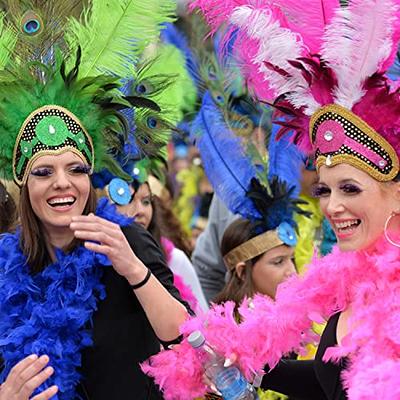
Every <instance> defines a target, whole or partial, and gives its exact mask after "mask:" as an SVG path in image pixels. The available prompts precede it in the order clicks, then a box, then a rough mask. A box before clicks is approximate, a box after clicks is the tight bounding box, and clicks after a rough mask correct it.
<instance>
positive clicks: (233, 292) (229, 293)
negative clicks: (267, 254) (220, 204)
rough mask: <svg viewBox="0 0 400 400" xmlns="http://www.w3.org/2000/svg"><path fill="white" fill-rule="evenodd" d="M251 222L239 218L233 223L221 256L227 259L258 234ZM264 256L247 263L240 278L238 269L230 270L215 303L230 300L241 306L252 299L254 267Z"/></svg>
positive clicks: (227, 230) (226, 232) (225, 234)
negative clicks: (243, 301) (237, 248)
mask: <svg viewBox="0 0 400 400" xmlns="http://www.w3.org/2000/svg"><path fill="white" fill-rule="evenodd" d="M252 228H253V227H252V224H251V222H250V221H248V220H245V219H243V218H239V219H237V220H235V221H233V222H232V223H231V224H230V225H229V226H228V227H227V228H226V230H225V232H224V235H223V237H222V241H221V254H222V257H225V256H226V255H227V254H228V253H229V252H230V251H231V250H233V249H234V248H235V247H237V246H239V245H241V244H242V243H245V242H247V241H248V240H250V239H252V238H253V237H255V236H257V234H256V233H255V232H254V231H253V229H252ZM261 256H262V255H260V256H257V257H254V258H253V259H251V260H248V261H245V265H246V266H245V268H244V273H243V275H242V276H241V277H240V276H239V275H238V274H237V272H236V269H234V268H233V269H231V270H230V277H229V280H228V282H227V283H226V284H225V286H224V288H223V289H222V291H221V292H220V293H219V294H218V295H217V296H216V298H215V299H214V302H215V303H223V302H225V301H228V300H232V301H234V302H235V304H236V306H239V304H240V303H241V301H242V300H243V299H244V298H245V297H252V296H253V295H254V293H255V289H254V284H253V280H252V270H253V265H254V264H255V263H256V262H257V260H258V259H260V257H261Z"/></svg>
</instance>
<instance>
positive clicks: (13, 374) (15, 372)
mask: <svg viewBox="0 0 400 400" xmlns="http://www.w3.org/2000/svg"><path fill="white" fill-rule="evenodd" d="M37 361H38V356H37V355H36V354H31V355H30V356H28V357H26V358H24V359H23V360H21V361H20V362H19V363H18V364H15V365H14V367H13V368H12V369H11V371H10V373H9V374H8V377H7V380H6V381H7V383H8V384H11V385H13V386H14V387H15V386H18V385H19V386H18V387H17V390H19V389H20V387H21V386H22V385H23V383H24V382H22V383H19V382H20V376H21V373H23V372H24V371H25V370H26V369H27V368H29V367H30V366H32V365H34V364H35V363H37ZM39 370H40V369H39Z"/></svg>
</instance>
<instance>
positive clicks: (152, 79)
mask: <svg viewBox="0 0 400 400" xmlns="http://www.w3.org/2000/svg"><path fill="white" fill-rule="evenodd" d="M155 52H156V55H155V57H154V58H153V59H150V60H145V61H144V62H143V63H142V65H139V68H138V71H137V73H136V74H135V85H136V87H138V86H139V85H145V86H146V93H145V94H144V95H145V96H146V97H149V98H151V99H152V100H153V101H155V102H156V103H157V104H158V105H159V106H160V107H161V111H162V116H163V118H165V119H166V120H168V121H169V122H170V123H172V124H177V123H178V122H180V121H181V120H182V119H183V116H184V114H186V113H188V112H192V111H193V110H194V107H195V104H196V98H197V92H196V87H195V85H194V83H193V80H192V79H191V77H190V76H189V73H188V71H187V68H186V66H185V60H184V58H183V55H182V53H181V52H180V51H179V49H177V48H176V47H175V46H173V45H169V44H160V45H159V46H157V47H156V49H155ZM135 95H138V92H137V91H136V93H135Z"/></svg>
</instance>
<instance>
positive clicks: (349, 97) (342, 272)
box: [177, 0, 400, 400]
mask: <svg viewBox="0 0 400 400" xmlns="http://www.w3.org/2000/svg"><path fill="white" fill-rule="evenodd" d="M346 3H347V4H346V5H345V6H343V7H342V6H341V5H340V4H339V2H336V1H324V2H323V4H322V3H319V6H316V8H313V12H312V13H311V12H309V9H308V7H309V6H310V4H309V3H307V6H306V5H305V3H304V7H303V4H300V3H296V4H295V3H294V2H293V3H290V2H283V1H282V2H279V1H278V2H273V4H272V2H271V3H270V2H263V3H257V4H255V3H254V2H252V1H245V2H243V3H242V4H241V5H240V6H237V2H234V1H210V0H195V1H194V2H193V5H194V6H198V7H199V8H200V9H201V10H202V11H203V12H204V13H205V15H206V18H207V19H208V21H209V22H210V23H211V24H212V25H213V29H214V30H217V29H218V27H219V25H220V24H221V23H224V22H228V21H229V23H230V24H233V26H231V29H230V30H229V34H231V33H232V32H234V34H235V41H234V52H235V55H236V57H237V58H238V59H239V60H240V62H241V65H242V66H243V67H244V68H245V69H246V78H247V82H249V84H250V85H251V89H252V90H253V91H254V94H255V95H256V96H257V97H258V98H259V99H260V100H264V101H268V102H273V104H274V106H275V107H276V109H277V110H278V112H279V114H280V115H279V116H280V118H281V119H280V120H279V122H280V123H281V125H282V131H281V132H280V134H281V136H282V135H283V134H285V133H288V132H289V131H290V132H291V135H292V139H293V140H294V142H295V143H297V144H298V145H299V146H300V147H301V148H302V149H303V150H305V151H307V152H309V153H313V154H314V156H315V164H316V168H317V173H318V183H317V184H316V185H315V187H314V195H315V196H316V197H318V198H319V199H320V206H321V209H322V211H323V213H324V215H325V216H326V217H327V219H328V221H329V222H330V224H331V225H332V228H333V230H334V232H335V235H336V237H337V241H338V242H337V247H336V248H335V249H334V250H333V252H332V253H331V254H329V255H327V256H325V257H322V258H320V259H314V260H313V261H312V264H311V265H310V267H309V269H308V271H307V273H306V274H305V275H304V277H302V278H299V277H292V278H291V279H289V280H288V281H287V283H286V284H284V285H282V286H281V287H280V288H279V290H278V293H277V296H276V299H275V302H273V303H272V302H270V301H269V300H268V299H267V298H258V299H257V300H254V299H253V303H252V304H251V306H250V305H246V304H243V305H242V307H241V308H240V313H241V316H242V323H241V324H238V325H233V324H231V323H230V321H229V317H226V318H225V320H224V319H223V318H221V319H219V321H218V322H219V324H217V323H215V326H214V328H215V327H216V326H218V331H219V332H220V333H221V332H222V331H224V330H225V329H227V328H228V327H229V332H230V333H231V336H232V337H233V336H235V335H237V338H238V342H240V339H242V343H245V344H243V352H242V349H241V348H240V347H239V346H237V348H236V352H237V362H238V365H240V367H241V369H242V370H243V371H244V373H245V374H246V376H247V377H248V378H250V377H251V375H252V372H251V371H253V372H254V371H257V372H262V369H264V372H265V375H264V377H263V381H262V387H264V388H273V389H275V390H279V391H281V392H283V393H285V394H289V395H293V396H294V397H299V398H306V399H309V400H312V399H316V400H320V399H328V400H343V399H349V400H359V399H363V400H373V399H375V398H376V397H379V398H380V399H384V400H391V399H395V398H399V396H400V391H399V387H400V376H399V374H398V369H399V366H400V347H399V346H398V339H397V338H398V331H399V321H400V318H399V316H400V302H399V297H398V293H399V291H400V250H399V248H400V240H399V238H400V233H399V230H400V221H399V218H398V217H399V209H400V183H399V180H398V177H399V173H400V163H399V156H400V135H399V131H400V112H399V111H400V98H399V86H398V83H397V82H395V83H394V82H392V81H391V80H390V79H389V78H388V77H387V76H386V75H385V74H386V73H387V71H388V69H389V67H390V65H391V64H392V63H393V61H394V59H395V57H396V52H397V49H398V45H399V38H400V25H399V7H400V2H399V1H397V0H394V1H391V0H389V1H384V2H371V4H369V6H368V7H366V5H367V4H366V2H365V1H357V0H352V1H349V2H346ZM299 4H300V5H299ZM316 10H318V12H317V13H316V14H314V11H316ZM383 10H385V12H383ZM317 14H318V17H317ZM319 16H321V18H320V17H319ZM317 21H319V22H318V23H316V22H317ZM310 26H313V27H315V28H316V29H315V30H313V31H312V32H311V31H310V30H309V27H310ZM227 39H229V38H225V39H222V40H227ZM383 43H384V44H385V45H384V48H385V50H384V51H383V47H382V45H383ZM271 99H275V101H271ZM217 311H219V314H217ZM217 315H221V310H218V309H216V310H212V311H210V314H209V315H208V318H207V321H208V322H209V321H210V320H212V319H213V317H214V316H217ZM323 319H327V320H328V322H327V325H326V328H325V330H324V332H323V334H322V337H321V340H320V343H319V346H318V350H317V354H316V357H315V360H312V361H297V360H290V361H285V362H279V360H280V359H281V357H282V355H283V354H287V353H288V352H290V351H292V350H297V349H301V348H302V347H303V345H304V343H305V342H306V341H307V339H308V338H310V337H312V331H311V326H312V322H313V321H316V322H320V321H322V320H323ZM191 323H192V324H193V321H192V322H191ZM256 327H258V329H257V328H256ZM197 329H198V328H197ZM204 329H206V330H207V331H211V332H212V329H213V327H212V326H210V324H209V325H208V326H207V327H204ZM206 337H207V336H206ZM212 344H214V345H215V343H212ZM230 344H231V343H230ZM217 347H218V350H219V351H220V352H221V353H224V350H227V347H225V345H224V343H218V346H217ZM187 356H189V355H188V354H187ZM177 359H180V358H179V357H178V358H177ZM185 361H186V360H182V363H184V362H185Z"/></svg>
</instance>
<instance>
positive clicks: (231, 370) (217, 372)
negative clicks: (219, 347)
mask: <svg viewBox="0 0 400 400" xmlns="http://www.w3.org/2000/svg"><path fill="white" fill-rule="evenodd" d="M188 342H189V344H190V345H191V346H192V347H193V348H195V349H198V350H199V351H203V352H204V353H205V354H206V355H207V361H206V364H205V366H204V367H205V374H206V376H207V377H208V379H209V380H210V381H212V382H213V383H214V385H215V387H216V388H217V389H218V391H219V392H220V393H221V394H222V397H223V398H224V400H256V399H258V396H257V391H256V390H255V389H254V387H253V386H252V385H251V384H250V383H249V382H247V380H246V379H245V377H244V376H243V375H242V373H241V372H240V370H239V369H238V368H237V367H235V366H230V367H224V361H225V360H224V358H223V357H221V356H220V355H218V354H217V353H216V352H215V351H214V350H213V349H212V347H210V345H209V344H208V343H207V342H206V340H205V338H204V336H203V334H202V333H201V332H200V331H194V332H193V333H192V334H191V335H189V337H188Z"/></svg>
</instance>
